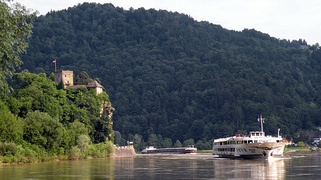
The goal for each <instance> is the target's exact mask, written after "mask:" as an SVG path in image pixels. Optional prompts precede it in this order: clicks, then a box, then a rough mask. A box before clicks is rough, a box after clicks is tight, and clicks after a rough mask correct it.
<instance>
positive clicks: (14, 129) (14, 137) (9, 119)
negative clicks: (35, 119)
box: [0, 100, 23, 143]
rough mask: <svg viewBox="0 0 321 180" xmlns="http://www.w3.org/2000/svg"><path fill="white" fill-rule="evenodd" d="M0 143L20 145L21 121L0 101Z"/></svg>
mask: <svg viewBox="0 0 321 180" xmlns="http://www.w3.org/2000/svg"><path fill="white" fill-rule="evenodd" d="M0 114H1V116H0V142H15V143H22V135H23V121H22V119H21V118H18V117H16V116H15V115H13V114H12V113H11V112H10V111H9V108H7V107H6V106H5V104H4V103H3V102H2V101H1V100H0Z"/></svg>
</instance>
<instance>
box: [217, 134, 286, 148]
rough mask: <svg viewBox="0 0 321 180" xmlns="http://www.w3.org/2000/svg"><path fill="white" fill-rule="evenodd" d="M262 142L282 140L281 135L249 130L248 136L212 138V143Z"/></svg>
mask: <svg viewBox="0 0 321 180" xmlns="http://www.w3.org/2000/svg"><path fill="white" fill-rule="evenodd" d="M262 142H277V143H279V142H282V138H281V137H278V138H276V137H272V136H265V133H264V131H251V132H250V134H249V135H248V136H245V135H244V134H243V135H240V134H235V135H234V136H233V137H228V138H220V139H216V140H214V145H215V146H217V145H235V144H251V143H262Z"/></svg>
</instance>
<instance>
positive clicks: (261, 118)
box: [257, 115, 265, 132]
mask: <svg viewBox="0 0 321 180" xmlns="http://www.w3.org/2000/svg"><path fill="white" fill-rule="evenodd" d="M264 120H265V118H263V117H262V115H261V116H259V118H258V119H257V121H259V122H260V123H261V132H263V123H264Z"/></svg>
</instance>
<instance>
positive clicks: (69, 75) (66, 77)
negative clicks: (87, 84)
mask: <svg viewBox="0 0 321 180" xmlns="http://www.w3.org/2000/svg"><path fill="white" fill-rule="evenodd" d="M55 83H57V84H59V83H62V87H63V88H64V89H65V88H67V87H69V86H73V85H74V72H73V71H64V70H59V71H55Z"/></svg>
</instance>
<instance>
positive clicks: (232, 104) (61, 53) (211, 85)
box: [22, 3, 321, 144]
mask: <svg viewBox="0 0 321 180" xmlns="http://www.w3.org/2000/svg"><path fill="white" fill-rule="evenodd" d="M29 45H30V46H29V49H28V54H27V55H24V56H23V57H22V59H23V62H24V64H23V68H26V69H28V70H29V71H31V72H45V73H47V74H48V75H49V74H50V73H52V72H53V70H54V66H53V64H52V61H53V60H55V59H56V60H57V65H58V67H59V68H61V69H65V70H73V71H74V72H75V74H79V73H80V72H82V71H85V72H87V73H88V74H89V75H90V76H91V77H99V79H100V80H101V84H102V85H103V86H104V87H105V89H106V91H107V93H108V94H109V96H110V100H111V102H112V104H113V107H115V109H116V111H115V114H114V117H113V121H114V130H115V131H119V132H120V134H121V137H122V140H133V138H137V137H138V138H142V140H143V141H145V142H147V144H152V143H151V141H152V140H151V134H154V135H158V136H157V137H158V140H160V139H165V138H167V140H168V139H170V140H172V142H175V141H176V140H179V141H181V142H183V141H185V140H188V139H193V140H194V141H195V143H196V142H197V141H200V142H203V143H205V142H210V141H209V140H211V139H213V138H217V137H221V136H225V135H232V134H234V133H247V131H248V130H253V129H257V130H259V124H258V123H257V121H256V118H257V116H258V115H260V114H262V115H263V116H264V117H266V122H265V126H264V127H265V131H266V132H267V134H276V133H277V129H278V128H280V129H281V133H283V135H287V137H288V138H289V137H295V133H297V132H298V131H299V130H301V129H313V128H314V127H315V126H320V125H321V121H320V118H319V117H321V109H320V105H321V101H320V100H321V99H320V95H321V94H320V88H321V77H320V72H321V67H320V63H321V50H320V49H319V48H318V47H317V45H314V46H311V45H308V44H307V42H305V41H304V40H301V39H300V40H296V41H288V40H280V39H276V38H274V37H270V36H269V35H268V34H265V33H262V32H259V31H257V30H254V29H244V30H243V31H242V32H238V31H231V30H227V29H224V28H223V27H221V26H220V25H214V24H211V23H209V22H198V21H195V20H194V19H193V18H192V17H190V16H188V15H185V14H179V13H173V12H168V11H165V10H159V11H157V10H155V9H149V10H146V9H144V8H139V9H130V10H124V9H123V8H119V7H114V6H113V5H112V4H95V3H84V4H81V5H78V6H75V7H72V8H68V9H67V10H62V11H56V12H55V11H53V12H50V13H48V14H47V15H45V16H39V17H38V18H37V19H36V22H35V23H34V29H33V36H32V39H31V40H30V44H29ZM120 134H116V135H117V137H120ZM135 134H136V136H135V137H134V135H135ZM117 137H116V138H115V139H117ZM152 137H154V136H152Z"/></svg>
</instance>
